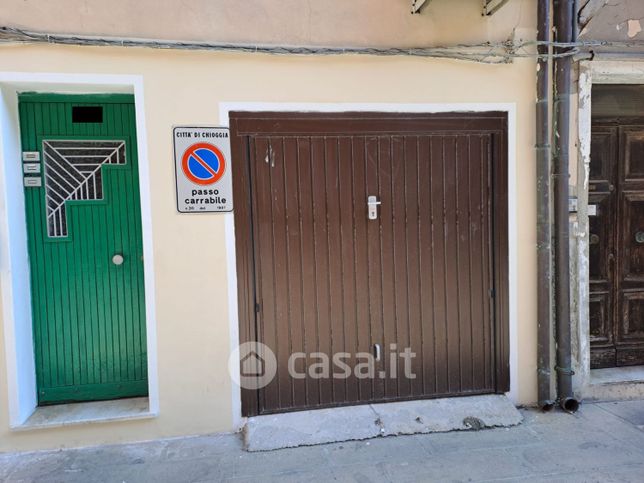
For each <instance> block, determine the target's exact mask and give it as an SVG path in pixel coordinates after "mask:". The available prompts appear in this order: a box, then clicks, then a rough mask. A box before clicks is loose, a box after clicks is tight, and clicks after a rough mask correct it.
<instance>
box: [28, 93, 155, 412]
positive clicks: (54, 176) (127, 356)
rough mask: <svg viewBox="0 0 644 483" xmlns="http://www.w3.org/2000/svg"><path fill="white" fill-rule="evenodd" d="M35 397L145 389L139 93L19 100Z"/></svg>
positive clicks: (53, 399) (87, 396) (103, 395)
mask: <svg viewBox="0 0 644 483" xmlns="http://www.w3.org/2000/svg"><path fill="white" fill-rule="evenodd" d="M19 110H20V128H21V138H22V149H23V153H24V154H23V161H24V163H23V164H24V171H25V173H26V174H25V175H24V176H25V188H24V190H25V207H26V218H27V235H28V244H29V263H30V269H31V297H32V305H33V321H34V322H33V327H34V342H35V344H34V348H35V357H36V375H37V384H38V400H39V403H40V404H52V403H60V402H66V401H88V400H98V399H111V398H119V397H129V396H141V395H146V394H147V363H146V359H147V351H146V331H145V302H144V285H143V248H142V237H141V214H140V201H139V177H138V163H137V150H136V144H135V140H136V131H135V119H134V103H133V97H132V96H130V95H100V96H71V95H47V94H24V95H21V96H20V98H19Z"/></svg>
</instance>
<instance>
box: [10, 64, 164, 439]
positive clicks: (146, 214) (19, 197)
mask: <svg viewBox="0 0 644 483" xmlns="http://www.w3.org/2000/svg"><path fill="white" fill-rule="evenodd" d="M31 91H33V92H47V93H70V94H89V93H133V94H134V99H135V101H134V102H135V112H136V128H137V139H136V140H137V149H138V154H139V178H140V197H141V221H142V236H143V253H144V259H145V260H146V261H148V262H147V263H145V265H144V277H145V304H146V330H147V351H148V391H149V405H150V407H149V412H150V413H152V414H157V413H158V410H159V389H158V373H157V331H156V314H155V309H156V304H155V286H154V263H153V260H154V254H153V250H152V248H153V245H152V204H151V195H150V166H149V159H148V149H147V135H146V126H145V111H144V99H143V79H142V77H140V76H127V75H91V74H89V75H88V74H57V73H28V72H2V73H0V194H1V195H0V247H3V248H2V249H0V290H1V292H2V293H1V295H2V322H3V329H4V340H5V353H6V369H7V386H8V387H7V390H8V397H9V401H8V403H9V420H10V421H9V423H10V426H11V427H12V428H16V427H19V426H21V425H22V424H23V423H24V422H25V421H26V420H27V419H28V418H29V416H30V415H31V414H32V413H33V412H34V410H35V408H36V404H37V394H36V376H35V363H34V351H33V335H32V316H31V296H30V294H31V291H30V286H29V263H28V256H27V233H26V219H25V207H24V193H23V189H22V171H21V168H22V166H21V164H22V163H21V162H20V159H21V146H20V123H19V119H18V93H19V92H31Z"/></svg>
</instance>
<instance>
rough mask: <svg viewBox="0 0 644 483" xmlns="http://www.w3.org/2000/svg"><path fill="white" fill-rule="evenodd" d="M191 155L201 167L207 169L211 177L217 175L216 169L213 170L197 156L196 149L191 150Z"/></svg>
mask: <svg viewBox="0 0 644 483" xmlns="http://www.w3.org/2000/svg"><path fill="white" fill-rule="evenodd" d="M192 156H193V157H194V158H195V159H196V160H197V162H198V163H199V164H201V166H203V167H204V168H205V169H206V171H208V172H209V173H210V174H211V175H212V176H213V177H215V176H217V173H216V171H215V170H213V169H212V168H211V167H210V166H209V165H208V163H206V162H205V161H204V160H203V159H201V158H200V157H199V155H198V154H197V151H193V152H192Z"/></svg>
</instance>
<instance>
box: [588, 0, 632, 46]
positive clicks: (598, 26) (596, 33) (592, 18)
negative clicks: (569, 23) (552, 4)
mask: <svg viewBox="0 0 644 483" xmlns="http://www.w3.org/2000/svg"><path fill="white" fill-rule="evenodd" d="M580 20H581V26H582V30H581V32H580V34H579V38H580V39H583V40H612V41H628V40H644V31H643V29H644V1H642V0H611V1H610V2H607V0H591V1H590V2H588V3H587V4H586V5H585V6H584V7H583V8H582V9H581V15H580Z"/></svg>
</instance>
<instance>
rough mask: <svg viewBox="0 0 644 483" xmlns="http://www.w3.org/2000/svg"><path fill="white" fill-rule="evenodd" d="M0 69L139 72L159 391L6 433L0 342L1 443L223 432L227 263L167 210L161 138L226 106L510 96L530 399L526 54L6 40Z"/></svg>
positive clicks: (54, 443)
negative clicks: (154, 403)
mask: <svg viewBox="0 0 644 483" xmlns="http://www.w3.org/2000/svg"><path fill="white" fill-rule="evenodd" d="M0 65H1V66H2V70H4V71H20V72H31V71H33V72H64V73H91V74H100V73H106V74H129V75H141V76H143V81H144V94H145V120H146V125H147V137H148V152H149V159H150V168H151V193H152V218H153V219H152V224H153V230H154V231H153V236H154V254H155V260H153V261H151V263H154V268H155V276H156V288H157V293H156V303H157V306H156V313H157V327H158V328H157V333H158V361H159V366H158V369H159V394H160V414H159V416H158V417H157V418H154V419H149V420H140V421H130V422H121V423H102V424H88V425H83V426H74V427H64V428H58V429H48V430H33V431H24V432H12V431H10V430H9V429H8V427H9V423H8V414H7V410H6V401H7V397H8V395H7V382H6V367H5V354H4V352H3V351H4V344H0V451H7V450H26V449H35V448H54V447H61V446H68V447H69V446H81V445H90V444H98V443H108V442H109V443H113V442H121V441H131V440H146V439H153V438H158V437H165V436H175V435H185V434H199V433H211V432H216V431H229V430H231V429H232V424H233V423H232V421H233V409H232V406H231V396H230V394H231V391H232V388H231V382H230V379H229V376H228V373H227V367H226V361H227V358H228V354H229V338H230V334H229V313H228V295H227V292H226V290H227V272H226V271H227V270H231V269H234V267H227V266H226V256H225V237H224V218H223V217H222V216H221V215H217V214H207V215H203V214H202V215H185V214H183V215H182V214H178V213H177V212H176V206H175V194H174V177H173V166H172V163H173V161H172V136H171V128H172V126H173V125H181V124H193V125H194V124H201V123H203V124H217V123H218V120H219V119H218V115H219V106H218V105H219V103H220V102H228V101H257V102H307V103H311V102H351V103H358V102H364V103H369V102H373V103H481V102H494V103H516V106H517V124H518V127H517V148H516V150H517V151H516V155H517V179H516V183H517V185H516V186H517V193H518V199H516V200H511V203H516V212H517V219H516V223H517V226H518V246H517V252H518V264H519V265H518V275H519V280H520V285H519V286H518V287H517V293H518V339H519V344H518V346H519V347H518V360H519V362H518V372H519V387H518V395H519V401H520V402H521V403H531V402H533V401H535V400H536V295H535V294H536V288H535V287H536V282H535V281H536V255H535V240H536V236H535V224H536V221H535V182H534V180H535V173H534V164H535V155H534V141H535V140H534V79H535V75H534V73H535V66H534V62H533V60H530V59H522V60H518V61H516V62H515V63H514V64H512V65H498V66H489V65H480V64H473V63H466V62H459V61H448V60H440V61H439V60H427V59H416V58H406V57H396V58H381V57H362V56H361V57H356V56H343V57H272V56H263V55H251V54H218V53H209V52H178V51H172V52H171V51H154V50H144V49H122V48H99V47H61V46H18V47H2V48H0ZM2 162H9V160H2ZM203 247H207V249H204V248H203ZM149 263H150V261H149ZM0 289H2V287H0ZM0 317H1V315H0ZM1 322H2V321H1V320H0V323H1ZM1 337H2V331H0V338H1Z"/></svg>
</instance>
